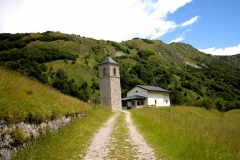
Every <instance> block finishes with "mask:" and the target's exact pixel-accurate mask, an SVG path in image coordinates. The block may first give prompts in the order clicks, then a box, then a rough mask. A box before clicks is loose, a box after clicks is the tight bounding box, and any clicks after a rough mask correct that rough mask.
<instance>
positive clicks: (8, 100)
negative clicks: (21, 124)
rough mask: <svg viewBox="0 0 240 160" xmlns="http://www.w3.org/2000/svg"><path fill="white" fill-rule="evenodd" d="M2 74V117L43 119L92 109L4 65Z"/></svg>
mask: <svg viewBox="0 0 240 160" xmlns="http://www.w3.org/2000/svg"><path fill="white" fill-rule="evenodd" d="M0 73H1V77H0V120H3V119H4V120H5V121H9V122H17V121H22V120H24V119H29V120H31V121H35V122H41V121H42V120H45V119H48V118H56V117H59V116H62V115H70V114H76V113H80V112H84V111H87V110H89V109H90V105H89V104H87V103H84V102H82V101H80V100H79V99H77V98H73V97H71V96H67V95H64V94H62V93H60V92H59V91H57V90H55V89H53V88H51V87H49V86H47V85H43V84H41V83H39V82H37V81H34V80H32V79H30V78H27V77H24V76H20V75H19V74H17V73H15V72H11V71H6V70H4V69H2V68H0Z"/></svg>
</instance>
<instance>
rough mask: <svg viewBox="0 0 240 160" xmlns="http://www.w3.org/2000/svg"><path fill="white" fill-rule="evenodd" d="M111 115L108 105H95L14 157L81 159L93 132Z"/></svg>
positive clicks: (23, 158) (23, 159)
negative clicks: (81, 115)
mask: <svg viewBox="0 0 240 160" xmlns="http://www.w3.org/2000/svg"><path fill="white" fill-rule="evenodd" d="M111 115H112V112H111V110H110V108H109V107H102V106H97V107H96V108H95V109H94V108H93V109H91V110H90V111H88V112H87V114H86V115H85V116H84V117H83V118H82V119H79V120H76V121H75V122H73V123H72V124H70V125H68V126H65V127H63V128H61V129H60V130H59V132H58V133H56V134H48V135H47V136H46V137H42V138H40V139H39V140H37V142H36V143H35V144H34V145H31V146H29V147H27V148H26V149H25V150H24V151H23V152H21V153H19V154H18V155H17V156H16V157H14V159H22V160H25V159H44V160H45V159H48V160H50V159H62V160H65V159H81V157H82V156H84V155H83V154H84V153H85V152H86V149H87V147H88V145H89V143H90V142H91V141H90V139H91V138H92V136H93V135H94V133H95V132H96V131H97V130H98V129H99V128H100V126H101V125H102V124H103V123H104V122H105V121H106V120H107V119H108V118H109V117H110V116H111Z"/></svg>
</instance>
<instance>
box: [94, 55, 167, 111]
mask: <svg viewBox="0 0 240 160" xmlns="http://www.w3.org/2000/svg"><path fill="white" fill-rule="evenodd" d="M98 68H99V79H100V104H102V105H106V106H109V107H111V109H112V110H113V111H119V110H122V109H133V108H141V107H144V106H151V107H166V106H170V98H169V93H171V91H168V90H166V89H163V88H160V87H157V86H143V85H137V86H135V87H134V88H132V89H130V90H129V91H128V92H127V97H126V98H122V99H121V85H120V71H119V65H118V63H117V62H115V61H114V60H113V59H112V58H111V57H110V56H109V55H108V57H107V58H106V59H105V60H103V61H102V62H101V63H100V64H99V65H98ZM122 102H127V103H126V104H127V106H122ZM123 104H124V103H123Z"/></svg>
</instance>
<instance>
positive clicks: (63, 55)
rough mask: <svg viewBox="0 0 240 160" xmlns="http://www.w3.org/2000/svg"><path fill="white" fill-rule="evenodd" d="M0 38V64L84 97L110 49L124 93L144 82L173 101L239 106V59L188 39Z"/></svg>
mask: <svg viewBox="0 0 240 160" xmlns="http://www.w3.org/2000/svg"><path fill="white" fill-rule="evenodd" d="M0 44H2V45H1V46H2V47H1V48H0V65H2V66H5V67H7V68H10V69H13V70H18V71H19V72H21V73H23V74H26V75H28V76H32V77H36V78H37V79H38V80H40V81H41V82H43V83H47V84H49V85H50V86H53V87H54V88H57V89H59V90H60V91H62V92H63V93H65V94H70V95H72V96H75V97H78V98H80V99H83V100H85V101H88V100H91V101H92V100H96V99H97V100H98V99H99V79H98V67H97V65H98V64H99V63H100V62H101V61H102V60H103V59H104V58H105V57H106V54H108V53H110V55H111V57H112V58H113V59H114V60H115V61H117V62H118V63H119V65H120V72H121V87H122V96H123V97H124V96H126V95H125V94H126V91H127V90H128V89H130V88H131V87H133V86H135V85H137V84H145V85H156V86H160V87H163V88H166V89H169V90H171V91H173V93H172V95H171V102H172V104H186V105H200V106H205V102H206V101H207V102H209V100H210V102H215V101H219V100H221V99H223V100H224V101H225V102H226V107H227V109H233V108H238V107H240V106H239V105H238V103H239V101H240V97H239V95H240V78H239V76H238V75H239V74H240V69H239V65H238V64H239V63H238V62H239V61H234V63H229V62H227V61H226V60H225V59H224V58H223V57H218V56H212V55H208V54H205V53H202V52H200V51H198V50H197V49H195V48H193V47H192V46H191V45H188V44H184V43H171V44H165V43H163V42H162V41H160V40H148V39H139V38H134V39H132V40H128V41H123V42H120V43H117V42H113V41H104V40H95V39H92V38H85V37H81V36H79V35H68V34H63V33H59V32H51V31H47V32H44V33H29V34H0ZM229 57H230V58H229ZM229 57H227V59H233V60H234V58H231V57H232V56H229ZM233 60H232V61H233ZM232 61H231V62H232ZM213 105H214V103H213Z"/></svg>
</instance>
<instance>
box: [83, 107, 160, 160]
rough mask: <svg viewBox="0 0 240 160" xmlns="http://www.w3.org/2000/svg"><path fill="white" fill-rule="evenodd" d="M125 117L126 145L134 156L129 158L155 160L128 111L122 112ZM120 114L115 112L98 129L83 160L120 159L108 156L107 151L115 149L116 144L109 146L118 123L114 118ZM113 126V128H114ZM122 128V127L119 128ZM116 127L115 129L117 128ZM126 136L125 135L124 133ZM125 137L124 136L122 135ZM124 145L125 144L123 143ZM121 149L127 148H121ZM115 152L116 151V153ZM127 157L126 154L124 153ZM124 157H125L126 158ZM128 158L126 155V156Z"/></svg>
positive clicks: (151, 150)
mask: <svg viewBox="0 0 240 160" xmlns="http://www.w3.org/2000/svg"><path fill="white" fill-rule="evenodd" d="M122 112H123V113H124V115H125V121H126V122H125V123H124V124H125V125H126V126H124V127H125V128H127V129H126V130H127V137H126V138H124V139H126V141H127V142H126V144H127V143H130V146H131V148H129V152H130V150H132V151H134V150H135V151H136V152H133V153H134V155H131V157H129V158H130V159H132V157H135V158H134V159H156V157H155V155H154V152H153V149H152V148H151V147H149V146H148V144H147V143H146V141H145V140H144V139H143V137H142V135H141V134H140V133H139V132H138V131H137V129H136V127H135V126H134V125H133V122H132V120H131V117H130V113H129V112H128V111H122ZM123 113H121V112H116V113H115V114H114V115H113V116H112V117H111V118H110V119H109V120H108V121H107V122H106V123H104V125H103V127H101V128H100V130H99V131H98V132H97V133H96V134H95V135H94V137H93V139H92V143H91V145H90V146H89V148H88V150H87V153H86V156H85V157H84V158H83V159H87V160H89V159H92V160H99V159H118V158H120V157H118V156H117V154H116V157H113V156H114V155H108V154H109V151H111V150H112V149H114V148H116V149H117V148H119V147H116V145H118V144H114V145H113V144H111V143H110V141H111V142H112V139H114V138H113V137H111V135H112V132H113V129H116V126H118V124H119V123H115V122H116V118H117V117H118V116H119V115H120V114H123ZM114 126H115V127H114ZM119 127H122V126H119ZM119 127H117V128H119ZM125 134H126V133H125ZM124 136H126V135H124ZM123 144H125V143H123ZM121 147H123V148H124V147H127V148H128V147H129V146H121ZM116 152H117V151H116ZM126 155H127V153H126ZM126 155H125V157H126ZM127 156H128V155H127Z"/></svg>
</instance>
